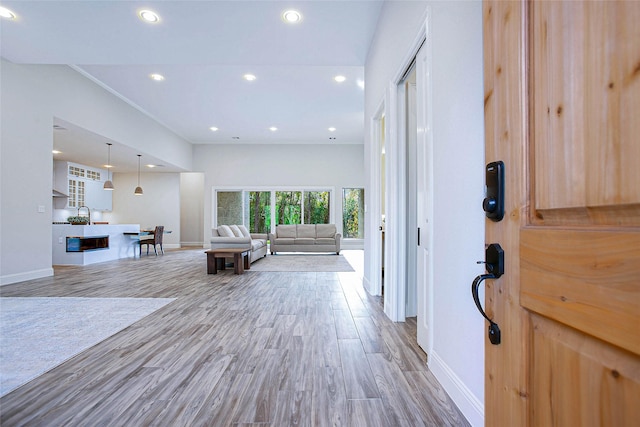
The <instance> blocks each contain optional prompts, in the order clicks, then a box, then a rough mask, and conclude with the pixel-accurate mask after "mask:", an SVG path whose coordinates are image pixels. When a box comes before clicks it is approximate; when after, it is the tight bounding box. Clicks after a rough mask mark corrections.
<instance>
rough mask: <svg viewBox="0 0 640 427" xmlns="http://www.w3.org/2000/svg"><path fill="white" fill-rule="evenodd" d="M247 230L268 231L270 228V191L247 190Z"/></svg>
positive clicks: (254, 231) (253, 231) (255, 231)
mask: <svg viewBox="0 0 640 427" xmlns="http://www.w3.org/2000/svg"><path fill="white" fill-rule="evenodd" d="M248 218H249V232H250V233H268V232H269V230H271V192H270V191H250V192H249V215H248Z"/></svg>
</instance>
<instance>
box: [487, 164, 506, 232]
mask: <svg viewBox="0 0 640 427" xmlns="http://www.w3.org/2000/svg"><path fill="white" fill-rule="evenodd" d="M485 183H486V184H487V196H486V197H485V199H484V200H483V201H482V209H483V210H484V211H485V212H486V216H487V218H489V219H490V220H491V221H500V220H502V218H504V163H503V162H502V160H498V161H497V162H491V163H489V164H487V167H486V168H485Z"/></svg>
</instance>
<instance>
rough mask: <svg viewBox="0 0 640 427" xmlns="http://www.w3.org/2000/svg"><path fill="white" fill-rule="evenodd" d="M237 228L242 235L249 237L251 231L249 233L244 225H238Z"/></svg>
mask: <svg viewBox="0 0 640 427" xmlns="http://www.w3.org/2000/svg"><path fill="white" fill-rule="evenodd" d="M238 228H239V229H240V232H241V233H242V235H243V236H244V237H248V238H251V233H249V230H247V227H245V226H244V225H239V226H238Z"/></svg>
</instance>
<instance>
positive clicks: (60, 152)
mask: <svg viewBox="0 0 640 427" xmlns="http://www.w3.org/2000/svg"><path fill="white" fill-rule="evenodd" d="M51 152H52V153H53V154H62V151H58V150H53V151H51Z"/></svg>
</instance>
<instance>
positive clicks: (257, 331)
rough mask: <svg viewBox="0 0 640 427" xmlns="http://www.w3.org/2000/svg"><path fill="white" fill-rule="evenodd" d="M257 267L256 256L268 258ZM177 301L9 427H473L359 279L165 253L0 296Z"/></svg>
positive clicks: (407, 326) (28, 405) (58, 380)
mask: <svg viewBox="0 0 640 427" xmlns="http://www.w3.org/2000/svg"><path fill="white" fill-rule="evenodd" d="M258 262H259V261H258ZM0 296H3V297H18V296H20V297H36V296H37V297H144V298H149V297H158V298H176V301H174V302H172V303H170V304H168V305H167V306H165V307H163V308H162V309H160V310H158V311H156V312H154V313H153V314H151V315H149V316H147V317H145V318H143V319H142V320H140V321H138V322H137V323H134V324H133V325H131V326H130V327H128V328H127V329H124V330H123V331H121V332H120V333H118V334H116V335H114V336H112V337H111V338H108V339H107V340H105V341H103V342H101V343H99V344H97V345H95V346H93V347H91V348H90V349H88V350H86V351H84V352H82V353H80V354H79V355H77V356H76V357H74V358H72V359H70V360H68V361H67V362H65V363H63V364H62V365H60V366H58V367H56V368H55V369H53V370H51V371H49V372H48V373H46V374H44V375H42V376H41V377H39V378H37V379H35V380H33V381H31V382H30V383H28V384H26V385H24V386H22V387H21V388H18V389H16V390H15V391H13V392H11V393H9V394H7V395H6V396H4V397H2V398H1V399H0V424H1V425H2V426H3V427H6V426H18V425H34V426H61V425H87V426H101V425H105V426H106V425H109V426H112V425H113V426H148V425H158V426H235V425H238V426H249V425H259V426H289V425H296V426H298V425H302V426H394V427H395V426H422V425H426V426H465V425H468V424H467V422H466V420H465V419H464V417H463V416H462V415H461V414H460V412H459V411H458V409H457V408H456V407H455V405H454V404H453V403H452V401H451V400H450V398H449V396H448V395H447V394H446V393H445V392H444V391H443V389H442V388H441V386H440V385H439V384H438V382H437V381H436V379H435V378H434V377H433V375H432V374H431V373H430V372H429V371H428V370H427V368H426V355H425V354H424V352H422V350H421V349H420V348H419V347H418V345H417V343H416V341H415V335H416V331H415V319H413V321H412V320H411V319H409V321H407V322H405V323H393V322H391V321H389V320H388V318H387V317H386V316H385V315H384V313H383V311H382V307H381V302H380V298H376V297H372V296H370V295H368V294H367V293H366V292H365V291H364V289H363V287H362V280H361V275H360V274H359V273H358V272H356V273H310V272H296V273H274V272H252V271H250V270H249V271H246V272H245V274H243V275H240V276H238V275H234V274H233V269H231V270H225V271H223V272H221V273H219V274H217V275H207V274H206V256H205V254H204V251H203V250H202V249H200V250H176V251H167V252H166V253H165V255H164V256H158V257H155V256H150V257H145V256H143V257H142V258H141V259H135V260H133V259H126V260H118V261H112V262H107V263H102V264H96V265H92V266H85V267H60V268H56V270H55V276H54V277H52V278H46V279H39V280H33V281H29V282H23V283H19V284H14V285H5V286H3V287H0Z"/></svg>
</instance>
